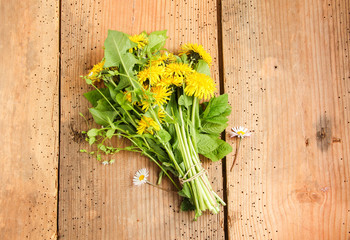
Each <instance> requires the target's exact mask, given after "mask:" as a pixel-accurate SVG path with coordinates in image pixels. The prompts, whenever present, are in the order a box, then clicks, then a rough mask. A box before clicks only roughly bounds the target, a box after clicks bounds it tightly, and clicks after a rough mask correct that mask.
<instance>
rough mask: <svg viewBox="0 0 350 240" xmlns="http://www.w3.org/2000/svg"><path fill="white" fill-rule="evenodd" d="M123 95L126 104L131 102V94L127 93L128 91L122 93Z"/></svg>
mask: <svg viewBox="0 0 350 240" xmlns="http://www.w3.org/2000/svg"><path fill="white" fill-rule="evenodd" d="M124 95H125V98H126V100H127V101H128V102H131V101H132V98H131V92H128V91H125V92H124Z"/></svg>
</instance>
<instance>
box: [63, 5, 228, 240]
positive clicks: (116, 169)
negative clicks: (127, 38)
mask: <svg viewBox="0 0 350 240" xmlns="http://www.w3.org/2000/svg"><path fill="white" fill-rule="evenodd" d="M216 13H217V9H216V2H215V1H214V2H213V1H200V0H196V1H165V0H163V1H161V0H159V1H141V0H135V1H73V0H68V1H62V22H61V26H62V34H61V43H62V51H61V54H62V65H61V72H62V75H61V83H62V88H61V97H62V101H61V112H62V115H61V129H60V130H61V151H60V153H61V159H60V195H59V198H60V199H59V235H60V238H61V239H78V238H80V239H153V240H154V239H161V240H163V239H191V238H192V239H224V229H223V228H224V220H223V219H224V214H223V212H222V213H220V214H219V215H216V216H214V215H210V214H205V215H204V216H203V217H201V218H200V219H199V220H198V221H197V222H193V221H192V218H193V213H183V212H180V213H179V204H180V199H179V197H178V196H177V195H176V194H172V193H168V192H164V191H160V190H158V189H155V188H152V187H150V186H148V185H146V186H142V187H140V188H137V187H134V186H133V185H132V176H133V174H134V173H135V171H136V170H138V169H140V168H143V167H146V168H148V169H150V170H151V174H150V175H151V176H150V181H152V182H155V181H156V179H157V174H158V172H159V169H157V167H155V165H154V164H152V163H151V162H150V161H149V160H148V159H146V158H143V157H140V156H139V155H138V154H131V153H120V154H118V155H117V156H116V157H115V159H116V163H115V164H114V165H111V166H103V165H102V164H101V163H98V162H97V161H96V160H95V159H93V158H89V157H88V156H86V155H84V154H81V153H79V149H80V148H86V147H87V144H86V143H85V142H84V140H83V137H82V136H81V135H80V134H79V132H80V131H81V130H85V129H86V127H87V126H86V124H85V122H84V120H83V119H82V118H81V117H80V116H79V112H82V113H83V114H85V115H87V116H89V114H88V111H87V108H88V107H89V104H88V102H87V101H86V100H85V99H84V98H83V97H82V94H83V93H84V92H86V91H87V90H88V87H87V86H86V84H85V82H84V81H83V80H81V79H80V78H79V76H80V75H83V74H86V73H87V71H88V69H89V68H91V67H92V65H93V64H95V63H97V62H98V61H100V60H101V58H102V57H103V49H102V47H103V42H104V39H105V38H106V35H107V30H108V29H113V30H119V31H124V32H126V33H129V34H135V33H139V32H141V31H143V30H146V31H148V32H150V31H154V30H163V29H168V35H169V36H170V38H169V39H168V42H167V46H166V47H167V48H168V49H170V50H177V49H179V46H180V45H181V43H186V42H188V41H191V42H198V43H201V44H203V45H204V46H205V47H206V48H207V49H209V52H210V53H211V54H212V56H213V57H214V64H213V67H212V72H213V76H214V78H215V79H216V80H217V82H218V63H217V56H218V44H217V15H216ZM119 143H121V142H120V140H119ZM205 166H206V167H207V168H209V175H210V177H211V180H212V182H213V188H214V189H215V190H217V191H218V193H219V195H221V196H222V195H223V190H222V186H223V180H222V167H221V163H220V162H219V163H210V164H209V163H206V164H205ZM164 184H165V187H170V184H168V183H167V180H166V179H165V180H164Z"/></svg>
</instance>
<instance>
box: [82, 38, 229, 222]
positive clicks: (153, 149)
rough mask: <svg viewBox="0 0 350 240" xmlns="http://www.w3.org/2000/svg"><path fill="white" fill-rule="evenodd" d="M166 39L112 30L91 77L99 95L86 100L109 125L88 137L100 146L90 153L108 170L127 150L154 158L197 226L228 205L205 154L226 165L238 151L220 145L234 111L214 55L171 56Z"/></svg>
mask: <svg viewBox="0 0 350 240" xmlns="http://www.w3.org/2000/svg"><path fill="white" fill-rule="evenodd" d="M166 38H167V37H166V31H158V32H153V33H150V34H147V33H145V32H143V33H141V34H139V35H134V36H129V35H127V34H125V33H122V32H118V31H109V34H108V37H107V39H106V41H105V56H104V59H103V60H102V61H101V62H100V63H98V64H96V65H95V66H94V67H93V69H91V70H90V72H89V74H88V75H86V76H84V78H85V80H86V82H87V84H89V85H91V86H92V87H93V88H94V90H92V91H90V92H87V93H85V94H84V96H85V97H86V98H87V99H88V100H89V101H90V102H91V104H92V105H93V107H92V108H90V109H89V111H90V113H91V114H92V116H93V118H94V120H95V122H96V123H97V124H99V125H101V126H102V127H101V128H91V129H89V130H88V131H86V132H85V133H86V134H87V138H86V140H87V141H88V142H89V143H90V145H93V144H95V145H97V150H96V151H91V152H90V154H94V155H96V157H97V159H98V160H99V161H102V162H103V163H104V164H110V163H113V162H114V160H113V159H112V160H103V159H102V158H103V156H106V155H112V154H115V153H118V152H119V151H122V150H126V151H133V152H140V153H141V154H143V155H145V156H147V157H148V158H149V159H150V160H151V161H153V162H154V163H155V164H157V166H159V168H160V169H161V172H160V174H159V181H158V183H159V184H160V183H161V180H162V177H163V175H166V176H167V177H168V178H169V179H170V181H171V182H172V183H173V184H174V186H175V187H176V188H177V189H178V193H179V195H180V196H182V197H183V201H182V204H181V209H182V210H184V211H187V210H195V213H196V214H195V219H197V218H198V217H199V216H200V215H201V214H202V212H203V211H206V210H210V211H211V212H213V213H218V212H219V211H220V205H225V202H224V201H223V200H222V199H221V198H220V197H219V196H218V195H217V194H216V192H215V191H214V190H213V189H212V187H211V184H210V181H209V177H208V173H207V171H206V170H205V169H204V168H203V166H202V163H201V160H200V158H199V154H201V155H203V156H205V157H207V158H209V159H210V160H212V161H219V160H220V159H222V158H223V157H224V156H225V155H227V154H228V153H230V152H231V151H232V147H231V146H230V145H229V144H227V143H226V142H225V141H223V140H221V139H220V134H221V132H222V131H224V130H225V128H226V127H227V121H228V119H227V117H228V116H229V114H230V113H231V107H230V106H229V104H228V99H227V95H221V96H217V97H214V92H215V90H216V88H215V83H214V81H213V79H212V78H211V77H210V64H211V56H210V55H209V54H208V53H207V52H206V51H205V50H204V48H203V47H202V46H201V45H197V44H185V45H183V46H182V47H181V51H180V53H179V54H178V55H175V54H173V53H170V52H169V51H167V50H166V49H164V45H165V40H166ZM205 100H207V101H205ZM115 136H119V137H124V138H126V139H128V140H130V142H131V145H130V146H128V147H124V148H122V147H118V146H113V144H112V143H111V142H110V141H109V139H111V138H113V137H115ZM82 151H85V152H87V151H86V150H82ZM102 153H104V155H102ZM173 176H175V177H177V178H178V179H179V182H180V186H179V184H178V183H176V182H177V181H175V180H174V178H173Z"/></svg>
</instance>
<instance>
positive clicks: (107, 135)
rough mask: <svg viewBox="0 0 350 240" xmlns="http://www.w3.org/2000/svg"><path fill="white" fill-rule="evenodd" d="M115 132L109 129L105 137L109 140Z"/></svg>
mask: <svg viewBox="0 0 350 240" xmlns="http://www.w3.org/2000/svg"><path fill="white" fill-rule="evenodd" d="M114 132H115V130H114V129H109V130H108V131H107V133H106V137H108V138H109V139H111V138H112V137H113V134H114Z"/></svg>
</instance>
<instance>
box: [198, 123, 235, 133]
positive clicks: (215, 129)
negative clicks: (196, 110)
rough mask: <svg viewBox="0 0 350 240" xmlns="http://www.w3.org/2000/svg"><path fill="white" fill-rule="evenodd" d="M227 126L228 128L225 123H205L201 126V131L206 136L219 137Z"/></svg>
mask: <svg viewBox="0 0 350 240" xmlns="http://www.w3.org/2000/svg"><path fill="white" fill-rule="evenodd" d="M227 126H228V124H227V123H225V124H218V123H211V122H206V123H203V124H202V128H201V131H202V132H204V133H208V134H214V135H220V133H222V132H223V131H224V130H225V129H226V127H227Z"/></svg>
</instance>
